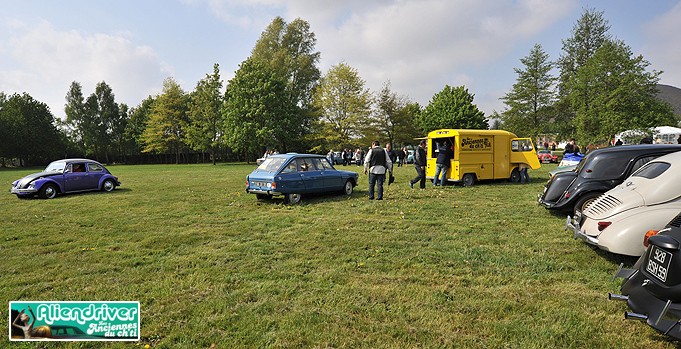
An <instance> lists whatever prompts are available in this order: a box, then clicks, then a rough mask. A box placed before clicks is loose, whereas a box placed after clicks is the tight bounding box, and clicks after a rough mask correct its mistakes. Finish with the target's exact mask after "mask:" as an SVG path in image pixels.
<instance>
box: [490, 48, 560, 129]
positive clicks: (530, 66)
mask: <svg viewBox="0 0 681 349" xmlns="http://www.w3.org/2000/svg"><path fill="white" fill-rule="evenodd" d="M520 62H521V63H523V65H524V68H514V70H515V72H516V74H518V78H517V79H516V82H515V83H514V84H513V87H512V88H511V91H510V92H508V93H506V94H505V95H504V96H503V97H502V98H501V100H502V101H504V103H505V104H506V106H507V109H506V110H505V111H504V112H503V113H502V115H501V117H502V120H503V123H504V126H503V127H504V129H505V130H508V131H511V132H513V133H515V134H517V135H518V136H521V137H533V138H535V137H537V136H538V135H540V134H545V133H548V132H549V131H550V128H551V123H552V119H553V115H552V111H553V108H552V107H553V104H554V102H555V90H554V84H555V80H556V78H555V77H553V76H552V75H551V69H552V64H551V62H550V61H549V55H548V54H547V53H546V52H544V50H543V49H542V47H541V45H539V44H536V45H534V47H533V48H532V50H531V51H530V54H529V55H528V56H527V57H523V58H521V59H520Z"/></svg>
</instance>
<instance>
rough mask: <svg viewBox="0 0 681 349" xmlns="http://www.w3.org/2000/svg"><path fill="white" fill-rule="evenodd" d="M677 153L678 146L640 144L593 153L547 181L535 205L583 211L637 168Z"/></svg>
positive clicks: (679, 147)
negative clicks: (570, 169) (573, 167)
mask: <svg viewBox="0 0 681 349" xmlns="http://www.w3.org/2000/svg"><path fill="white" fill-rule="evenodd" d="M677 151H681V145H678V144H643V145H627V146H617V147H609V148H603V149H596V150H594V151H592V152H590V153H589V154H587V155H586V156H585V157H584V158H583V159H582V160H581V161H580V162H579V164H578V165H577V168H575V170H574V171H565V172H559V173H556V174H555V175H554V176H551V178H549V180H548V182H547V183H546V185H545V186H544V192H543V193H541V194H539V195H538V200H537V201H538V203H539V204H541V205H544V207H546V208H547V209H552V210H558V211H569V212H571V213H573V214H574V213H575V212H576V211H584V209H585V207H586V206H588V205H589V204H591V202H593V201H594V200H595V199H596V198H597V197H599V196H600V195H601V194H603V193H605V192H606V191H608V190H610V189H612V188H614V187H615V186H617V185H619V184H620V183H622V182H623V181H624V180H625V179H626V178H627V177H629V175H631V174H632V173H633V172H634V171H635V170H637V169H638V168H639V167H641V166H643V165H645V164H646V163H647V162H649V161H650V160H653V159H655V158H657V157H660V156H662V155H666V154H669V153H673V152H677Z"/></svg>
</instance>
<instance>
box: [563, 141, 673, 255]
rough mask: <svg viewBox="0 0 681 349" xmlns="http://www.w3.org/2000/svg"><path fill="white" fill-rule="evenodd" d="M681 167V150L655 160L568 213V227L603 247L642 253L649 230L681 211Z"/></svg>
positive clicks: (658, 227)
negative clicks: (571, 216) (573, 212)
mask: <svg viewBox="0 0 681 349" xmlns="http://www.w3.org/2000/svg"><path fill="white" fill-rule="evenodd" d="M680 171H681V152H676V153H672V154H668V155H665V156H661V157H659V158H657V159H655V160H652V161H650V162H648V163H647V164H645V165H644V166H643V167H641V168H640V169H638V170H637V171H636V172H634V173H633V174H632V175H631V177H629V178H627V179H626V180H625V181H624V183H622V184H620V185H618V186H616V187H615V188H613V189H611V190H609V191H607V192H605V194H603V195H601V196H600V197H598V198H597V199H596V200H595V201H594V202H593V203H591V205H589V206H588V207H587V208H586V210H585V211H584V212H582V213H580V212H578V213H577V214H576V215H575V217H574V218H572V219H571V218H570V216H568V220H567V222H566V227H567V228H568V229H571V230H572V231H573V233H574V236H575V238H581V239H582V240H584V241H586V242H587V243H589V244H592V245H594V246H596V247H598V248H600V249H602V250H605V251H609V252H612V253H617V254H622V255H627V256H640V255H642V254H643V252H644V250H645V248H644V245H643V237H644V236H645V234H646V232H647V231H649V230H651V229H662V228H663V227H664V225H665V224H666V222H669V221H670V220H671V219H672V218H674V216H676V215H677V214H678V213H679V212H681V181H679V180H678V174H679V172H680Z"/></svg>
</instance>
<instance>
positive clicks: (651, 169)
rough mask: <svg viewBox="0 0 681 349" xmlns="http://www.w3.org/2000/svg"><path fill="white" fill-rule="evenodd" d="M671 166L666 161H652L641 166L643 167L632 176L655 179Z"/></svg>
mask: <svg viewBox="0 0 681 349" xmlns="http://www.w3.org/2000/svg"><path fill="white" fill-rule="evenodd" d="M669 167H671V165H670V164H669V163H666V162H651V163H648V164H646V165H645V166H643V167H641V169H639V170H638V171H637V172H636V173H634V174H633V175H631V176H632V177H643V178H648V179H653V178H655V177H657V176H659V175H661V174H663V173H664V172H665V171H667V169H668V168H669Z"/></svg>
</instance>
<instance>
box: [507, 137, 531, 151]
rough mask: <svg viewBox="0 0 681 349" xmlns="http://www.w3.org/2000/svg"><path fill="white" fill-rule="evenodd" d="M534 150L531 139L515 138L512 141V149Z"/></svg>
mask: <svg viewBox="0 0 681 349" xmlns="http://www.w3.org/2000/svg"><path fill="white" fill-rule="evenodd" d="M531 150H534V148H533V147H532V142H531V141H530V140H529V139H514V140H512V141H511V151H515V152H518V151H531Z"/></svg>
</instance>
